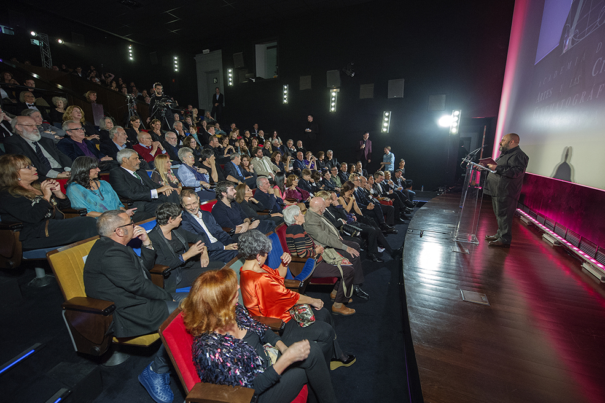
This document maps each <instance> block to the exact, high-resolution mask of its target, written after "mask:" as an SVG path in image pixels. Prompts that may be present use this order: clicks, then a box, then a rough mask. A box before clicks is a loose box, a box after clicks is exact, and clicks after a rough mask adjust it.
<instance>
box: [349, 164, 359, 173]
mask: <svg viewBox="0 0 605 403" xmlns="http://www.w3.org/2000/svg"><path fill="white" fill-rule="evenodd" d="M356 172H357V165H356V164H351V165H349V169H348V171H347V174H349V175H351V174H354V173H356Z"/></svg>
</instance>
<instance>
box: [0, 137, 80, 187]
mask: <svg viewBox="0 0 605 403" xmlns="http://www.w3.org/2000/svg"><path fill="white" fill-rule="evenodd" d="M38 144H39V145H40V147H42V148H44V149H45V150H46V152H47V153H49V154H50V156H51V157H53V158H54V159H55V161H57V162H58V163H59V164H60V165H61V167H63V168H65V167H71V162H72V161H71V159H70V158H69V157H68V156H67V155H65V154H63V153H62V152H61V151H59V149H58V148H57V146H56V145H55V142H54V141H52V140H51V139H49V138H46V137H42V138H41V139H40V141H38ZM4 148H5V149H6V153H7V154H21V155H25V156H26V157H27V158H29V159H30V160H31V162H32V164H34V166H35V167H36V169H37V170H38V175H40V176H41V177H42V176H47V174H48V170H45V169H44V168H43V166H42V163H41V162H40V159H39V158H38V156H37V155H36V152H35V151H34V149H33V148H32V147H31V146H30V145H29V144H28V143H27V141H25V140H24V139H23V138H22V137H21V136H18V135H14V136H11V137H8V138H6V139H5V140H4ZM63 168H56V169H54V170H55V171H57V172H59V173H60V172H63Z"/></svg>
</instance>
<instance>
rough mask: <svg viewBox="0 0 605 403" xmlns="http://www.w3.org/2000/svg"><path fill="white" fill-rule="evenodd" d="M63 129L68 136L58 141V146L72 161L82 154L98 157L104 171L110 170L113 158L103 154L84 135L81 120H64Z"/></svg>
mask: <svg viewBox="0 0 605 403" xmlns="http://www.w3.org/2000/svg"><path fill="white" fill-rule="evenodd" d="M63 130H64V131H65V132H66V133H67V136H65V138H63V139H62V140H61V141H59V142H58V143H57V148H58V149H59V151H61V152H62V153H63V154H65V155H67V156H68V157H69V158H70V159H71V160H72V161H73V160H75V159H76V158H78V157H81V156H87V157H91V158H96V159H97V160H99V166H100V168H101V170H102V171H108V170H109V169H110V168H111V167H112V166H113V164H112V161H113V159H112V158H111V157H108V156H106V155H105V154H103V153H102V152H101V151H99V149H98V148H97V147H96V146H95V145H94V144H93V143H92V141H89V140H86V139H85V137H84V134H85V133H84V128H83V127H82V124H81V123H80V122H79V121H74V120H67V121H65V122H63Z"/></svg>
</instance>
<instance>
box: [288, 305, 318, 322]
mask: <svg viewBox="0 0 605 403" xmlns="http://www.w3.org/2000/svg"><path fill="white" fill-rule="evenodd" d="M288 312H290V315H291V316H292V319H294V320H295V321H296V322H297V323H298V324H299V325H300V327H307V326H311V325H312V324H313V323H314V322H315V314H314V313H313V309H312V308H311V305H309V304H296V305H294V306H293V307H292V308H290V310H289V311H288Z"/></svg>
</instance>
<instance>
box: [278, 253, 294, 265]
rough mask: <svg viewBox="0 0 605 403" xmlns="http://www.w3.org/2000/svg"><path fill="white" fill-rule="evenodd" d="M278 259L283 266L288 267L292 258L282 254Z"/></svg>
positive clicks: (287, 254)
mask: <svg viewBox="0 0 605 403" xmlns="http://www.w3.org/2000/svg"><path fill="white" fill-rule="evenodd" d="M280 259H281V264H282V265H283V266H288V265H289V264H290V262H291V261H292V256H291V255H290V254H289V253H286V252H284V253H283V255H281V258H280Z"/></svg>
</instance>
